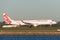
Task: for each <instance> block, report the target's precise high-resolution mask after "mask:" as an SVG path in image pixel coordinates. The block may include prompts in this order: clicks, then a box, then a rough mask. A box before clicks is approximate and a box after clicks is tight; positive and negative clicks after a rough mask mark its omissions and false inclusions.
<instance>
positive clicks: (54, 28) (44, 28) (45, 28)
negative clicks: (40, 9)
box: [0, 27, 60, 31]
mask: <svg viewBox="0 0 60 40" xmlns="http://www.w3.org/2000/svg"><path fill="white" fill-rule="evenodd" d="M57 29H60V27H37V28H34V27H32V28H28V27H21V28H0V30H12V31H13V30H57Z"/></svg>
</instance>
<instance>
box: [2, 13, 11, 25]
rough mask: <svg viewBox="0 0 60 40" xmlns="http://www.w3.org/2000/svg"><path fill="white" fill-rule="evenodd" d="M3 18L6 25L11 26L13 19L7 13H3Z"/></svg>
mask: <svg viewBox="0 0 60 40" xmlns="http://www.w3.org/2000/svg"><path fill="white" fill-rule="evenodd" d="M3 17H4V20H5V22H6V23H8V24H11V18H10V17H9V16H8V15H7V14H6V13H3Z"/></svg>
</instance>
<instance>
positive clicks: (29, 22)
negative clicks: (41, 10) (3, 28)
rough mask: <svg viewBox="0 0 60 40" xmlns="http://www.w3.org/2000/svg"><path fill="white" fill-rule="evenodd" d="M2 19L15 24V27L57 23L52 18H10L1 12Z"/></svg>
mask: <svg viewBox="0 0 60 40" xmlns="http://www.w3.org/2000/svg"><path fill="white" fill-rule="evenodd" d="M3 17H4V21H5V22H6V23H7V24H12V25H16V26H17V27H18V26H19V25H33V26H34V27H37V26H39V25H53V24H57V22H55V21H54V20H17V21H16V20H12V19H11V18H10V17H9V16H8V15H7V14H6V13H3Z"/></svg>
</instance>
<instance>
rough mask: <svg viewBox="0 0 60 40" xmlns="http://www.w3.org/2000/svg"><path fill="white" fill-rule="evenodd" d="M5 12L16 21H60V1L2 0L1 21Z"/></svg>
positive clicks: (0, 2)
mask: <svg viewBox="0 0 60 40" xmlns="http://www.w3.org/2000/svg"><path fill="white" fill-rule="evenodd" d="M4 12H5V13H7V14H8V15H9V17H11V19H14V20H21V19H23V20H24V19H25V20H30V19H36V20H39V19H40V20H41V19H52V20H56V21H60V0H0V21H2V20H4V19H3V13H4Z"/></svg>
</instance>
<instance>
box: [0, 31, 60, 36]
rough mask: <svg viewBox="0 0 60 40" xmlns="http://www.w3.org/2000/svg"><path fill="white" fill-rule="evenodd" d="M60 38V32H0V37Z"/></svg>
mask: <svg viewBox="0 0 60 40" xmlns="http://www.w3.org/2000/svg"><path fill="white" fill-rule="evenodd" d="M24 35H26V36H31V35H32V36H44V35H45V36H57V35H58V36H60V31H57V30H21V31H19V30H17V31H9V30H8V31H4V30H0V36H24Z"/></svg>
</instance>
